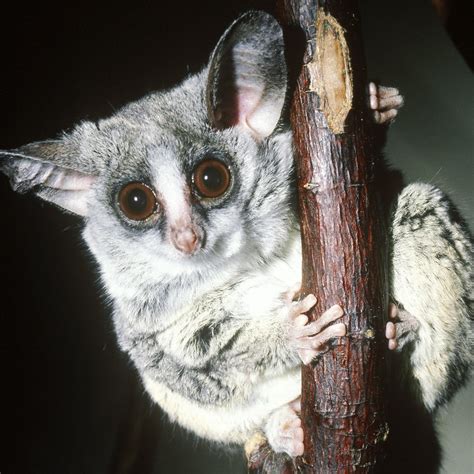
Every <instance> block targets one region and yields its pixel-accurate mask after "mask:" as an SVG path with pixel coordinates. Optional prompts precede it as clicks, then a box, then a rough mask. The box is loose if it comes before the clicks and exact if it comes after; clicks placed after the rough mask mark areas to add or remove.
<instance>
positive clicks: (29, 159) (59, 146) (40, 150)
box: [0, 137, 96, 216]
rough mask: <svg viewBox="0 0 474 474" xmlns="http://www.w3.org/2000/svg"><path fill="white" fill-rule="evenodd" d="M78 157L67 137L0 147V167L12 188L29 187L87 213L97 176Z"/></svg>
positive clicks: (71, 209)
mask: <svg viewBox="0 0 474 474" xmlns="http://www.w3.org/2000/svg"><path fill="white" fill-rule="evenodd" d="M79 161H80V160H79V156H78V152H77V144H75V143H73V142H70V141H69V140H68V139H67V137H65V138H64V139H61V140H50V141H43V142H36V143H30V144H29V145H25V146H23V147H21V148H18V149H15V150H6V151H5V150H0V171H2V172H3V173H5V174H6V175H7V176H8V177H9V178H10V183H11V186H12V188H13V190H14V191H17V192H19V193H25V192H28V191H32V192H34V193H35V194H36V195H37V196H39V197H40V198H41V199H44V200H45V201H48V202H51V203H53V204H56V205H57V206H59V207H61V208H63V209H65V210H67V211H69V212H72V213H74V214H78V215H80V216H86V215H87V202H88V195H89V191H90V189H91V187H92V184H93V183H94V182H95V179H96V177H95V176H94V175H93V174H92V173H91V171H90V170H87V169H82V168H84V167H81V166H80V164H79Z"/></svg>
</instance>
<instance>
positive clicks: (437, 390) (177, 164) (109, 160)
mask: <svg viewBox="0 0 474 474" xmlns="http://www.w3.org/2000/svg"><path fill="white" fill-rule="evenodd" d="M282 41H283V40H282V34H281V30H280V28H279V27H278V25H277V23H276V22H275V20H273V19H272V18H271V17H269V16H268V15H266V14H263V13H256V12H251V13H248V14H246V15H244V16H243V17H241V18H240V19H239V20H237V22H236V23H234V24H233V25H232V26H231V27H230V28H229V30H228V31H227V32H226V33H225V34H224V36H223V39H222V40H221V41H220V43H219V45H218V47H217V48H216V51H215V52H214V53H213V55H212V57H211V62H210V64H209V66H208V67H207V68H206V69H205V70H204V71H202V72H201V73H199V74H196V75H194V76H191V77H190V78H188V79H186V80H185V81H184V82H183V83H182V84H181V85H179V86H178V87H176V88H174V89H172V90H170V91H166V92H158V93H154V94H151V95H149V96H148V97H145V98H143V99H141V100H139V101H137V102H134V103H132V104H129V105H127V106H126V107H124V108H123V109H122V110H120V111H118V112H117V113H116V114H115V115H114V116H112V117H111V118H108V119H105V120H101V121H100V122H98V123H97V124H92V123H89V122H85V123H83V124H80V125H78V126H77V127H76V128H75V129H74V130H73V131H72V132H71V133H70V134H68V135H65V136H63V137H61V138H60V139H59V140H57V141H54V142H47V143H43V144H41V143H39V144H32V145H27V146H26V147H24V148H21V149H19V150H13V151H11V152H2V154H1V158H0V160H1V161H0V169H1V170H2V171H3V172H5V173H6V174H7V175H8V176H9V177H10V179H11V181H12V184H13V186H14V188H15V189H17V190H18V191H21V192H25V191H28V190H32V191H33V192H35V193H36V194H38V196H39V197H41V198H43V199H46V200H47V201H50V202H53V203H55V204H57V205H59V206H61V207H63V208H65V209H66V210H69V211H71V212H76V213H77V214H81V215H83V216H84V238H85V240H86V242H87V244H88V246H89V248H90V249H91V251H92V253H93V254H94V256H95V258H96V260H97V262H98V265H99V268H100V272H101V277H102V281H103V285H104V289H105V291H106V292H107V294H108V295H109V297H110V299H111V301H112V303H113V308H114V323H115V328H116V332H117V337H118V340H119V343H120V345H121V347H122V349H123V350H124V351H126V352H128V354H129V355H130V357H131V358H132V360H133V361H134V363H135V365H136V367H137V369H138V371H139V372H140V374H141V376H142V377H143V380H144V383H145V386H146V387H147V389H148V390H149V392H150V394H151V395H152V397H153V398H154V399H155V400H156V401H157V402H158V403H160V405H161V406H162V407H163V408H164V409H165V410H166V411H167V412H168V414H169V415H170V417H171V418H172V419H175V420H177V421H178V422H179V423H181V424H183V425H184V426H186V427H188V428H189V429H191V430H193V431H195V432H196V433H197V434H199V435H201V436H204V437H207V438H209V439H214V440H217V441H222V442H239V443H241V442H244V441H245V439H246V438H247V437H249V436H250V435H251V434H252V432H253V431H255V430H257V429H263V426H264V425H265V423H266V420H267V418H268V416H269V415H270V414H271V413H272V412H273V411H274V410H276V409H278V408H279V407H281V406H283V405H284V404H286V403H288V402H290V401H291V400H293V399H294V398H295V397H297V396H298V394H299V390H300V389H299V370H298V367H299V360H298V357H297V354H296V351H295V350H294V349H293V347H292V346H291V344H290V341H289V339H290V337H289V328H288V326H289V322H288V303H287V302H286V301H285V298H284V296H283V295H284V293H285V292H286V291H287V290H288V289H289V288H290V287H292V286H293V285H294V284H295V283H297V282H298V281H299V280H300V278H301V249H300V238H299V232H298V223H297V218H296V214H295V211H294V207H295V199H294V194H293V193H294V191H293V186H292V181H293V157H292V143H291V135H290V133H289V131H288V130H287V129H286V128H285V127H284V126H282V127H277V123H278V122H279V119H280V114H281V109H282V107H283V103H284V100H285V92H286V67H285V65H284V59H283V48H282V44H283V43H282ZM236 51H237V53H238V54H234V53H235V52H236ZM229 55H233V56H232V58H229ZM242 58H243V62H241V63H239V61H241V60H242ZM252 58H256V59H255V62H252ZM232 61H234V63H235V62H236V65H235V69H234V71H233V74H230V75H229V74H228V73H227V72H226V71H225V70H224V69H223V68H225V67H229V64H232ZM252 77H254V78H255V79H254V83H255V84H256V89H255V90H256V93H257V95H258V94H260V99H258V100H257V103H256V104H255V107H256V109H257V110H258V111H259V113H260V112H262V111H263V112H262V114H263V115H259V114H256V115H254V116H251V117H250V119H249V120H250V122H249V123H250V126H248V123H244V122H239V119H238V118H237V122H236V121H235V120H236V119H235V117H233V118H231V119H230V121H226V120H222V117H223V116H224V117H225V116H226V115H225V113H224V115H223V114H222V113H218V112H219V108H222V109H223V110H225V111H227V113H229V110H230V109H229V108H230V107H231V105H232V102H230V103H226V100H233V99H235V97H231V99H229V95H230V94H229V92H228V91H227V92H223V91H225V90H226V88H227V87H228V86H229V83H227V82H226V81H234V83H233V84H230V85H231V86H235V85H236V86H237V87H236V89H235V90H237V92H236V93H237V94H239V93H240V92H241V91H240V89H239V87H240V86H239V84H240V85H242V84H244V86H249V84H250V85H251V83H252V79H251V78H252ZM231 89H232V88H231ZM244 89H245V87H244ZM244 92H245V90H244ZM269 104H270V105H269ZM252 110H253V109H252ZM255 117H257V118H255ZM262 117H263V118H262ZM255 124H256V125H255ZM230 125H235V126H230ZM271 132H273V133H271ZM211 152H212V153H214V154H216V153H217V154H218V155H219V157H220V158H221V159H222V160H223V161H226V162H227V163H228V164H229V166H230V167H231V169H232V171H233V182H232V185H231V189H230V191H229V192H228V194H227V195H226V196H225V197H223V198H222V199H221V200H216V201H215V202H212V203H206V204H202V203H201V204H196V203H194V204H192V206H193V207H192V216H191V218H192V219H193V222H194V223H195V224H196V225H197V226H199V228H201V229H203V232H204V233H205V244H204V245H203V246H202V248H201V249H200V250H199V251H198V252H197V253H196V254H194V255H191V256H190V255H182V254H180V253H179V252H178V251H177V250H176V249H175V248H173V247H172V245H170V242H169V239H168V227H169V222H168V220H169V216H168V214H167V212H166V209H167V208H166V206H165V209H164V210H163V211H162V212H160V213H159V214H158V215H157V216H156V217H154V218H153V219H154V220H153V221H152V222H151V223H150V222H147V223H141V224H137V223H134V222H130V221H127V219H125V218H124V216H123V215H121V213H120V211H119V210H118V208H117V191H118V189H119V188H120V186H121V185H122V184H124V183H126V182H130V181H143V182H146V183H148V184H149V185H150V186H152V187H157V192H158V193H160V192H161V191H162V189H160V186H162V185H166V184H167V183H172V184H173V186H171V187H170V188H166V193H164V196H163V201H164V202H165V203H168V204H170V203H171V204H172V202H174V201H173V200H178V199H181V198H183V196H182V193H183V192H185V193H187V194H186V196H185V197H186V199H187V200H188V201H189V200H190V199H191V201H192V198H190V195H191V194H192V191H190V190H189V188H190V186H191V185H190V180H189V175H190V172H191V170H192V169H193V167H194V166H195V164H196V163H197V162H198V161H199V160H200V159H201V158H202V156H204V155H205V154H206V153H211ZM163 176H169V179H168V178H167V180H166V182H165V183H162V182H161V181H160V179H161V178H162V177H163ZM57 177H59V178H60V179H59V178H57ZM68 177H70V178H71V180H70V182H69V181H68V179H67V178H68ZM85 177H86V178H88V179H86V178H85ZM82 178H84V179H82ZM65 183H69V188H73V189H69V188H68V186H66V185H65ZM71 183H72V185H71ZM160 183H162V184H160ZM181 185H182V187H181ZM183 189H184V191H183ZM173 193H175V195H173ZM180 193H181V194H180ZM186 199H184V198H183V202H188V201H186ZM78 201H80V205H77V202H78ZM392 238H393V288H392V294H393V297H394V299H395V300H396V301H397V302H398V303H399V304H401V305H403V307H404V308H405V309H406V310H407V311H409V312H410V313H412V314H413V315H414V316H415V317H416V318H417V319H418V320H419V324H420V328H419V330H418V333H417V334H414V335H413V336H412V339H413V344H412V345H407V346H406V347H405V348H404V349H403V351H404V352H406V355H407V357H409V358H410V359H411V363H412V368H413V373H414V375H415V377H416V379H417V380H418V382H419V383H420V385H421V392H422V397H423V401H424V403H425V405H426V406H427V407H428V408H429V409H431V410H432V409H435V408H436V407H437V406H439V405H440V404H441V403H442V402H443V401H445V400H447V399H449V398H450V396H452V394H453V393H454V390H455V389H456V388H457V387H458V386H459V385H460V384H461V383H462V382H463V381H464V379H465V378H466V376H467V373H468V368H469V367H470V366H471V364H472V355H471V346H472V326H471V321H470V317H471V315H472V306H471V305H472V247H471V244H470V241H469V236H468V233H467V231H466V230H465V228H463V227H462V226H461V225H460V224H458V223H457V221H456V218H455V216H454V214H453V213H452V212H451V207H450V204H448V202H447V200H446V198H445V197H444V195H443V194H442V193H441V192H440V191H439V190H437V189H435V188H433V187H431V186H427V185H422V184H414V185H411V186H408V187H407V188H406V189H405V190H404V191H403V192H402V194H401V195H400V197H399V199H398V205H397V208H396V210H395V213H394V218H393V228H392ZM433 367H436V368H435V369H433Z"/></svg>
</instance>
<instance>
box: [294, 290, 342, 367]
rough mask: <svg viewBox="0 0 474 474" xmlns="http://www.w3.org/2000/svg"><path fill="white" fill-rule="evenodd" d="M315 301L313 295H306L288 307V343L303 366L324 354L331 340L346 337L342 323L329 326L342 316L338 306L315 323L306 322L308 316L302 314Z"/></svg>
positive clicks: (330, 309) (329, 310)
mask: <svg viewBox="0 0 474 474" xmlns="http://www.w3.org/2000/svg"><path fill="white" fill-rule="evenodd" d="M316 301H317V300H316V297H315V296H314V295H308V296H306V297H305V298H303V299H302V300H301V301H293V302H291V303H290V306H289V308H290V309H289V318H290V323H291V326H290V343H291V345H292V346H293V347H294V348H295V349H296V351H297V353H298V355H299V357H300V359H301V361H302V362H303V363H304V364H310V363H311V361H312V360H313V359H314V358H315V357H317V356H318V355H319V354H321V353H323V352H325V351H326V349H327V343H328V342H329V341H330V340H331V339H333V338H335V337H341V336H345V335H346V326H345V324H344V323H337V324H331V323H332V322H334V321H336V320H338V319H339V318H341V316H342V315H343V314H344V311H343V310H342V308H341V307H340V306H339V305H334V306H332V307H331V308H329V309H328V310H327V311H325V312H324V313H323V314H322V315H321V316H320V317H319V318H318V319H317V320H316V321H313V322H310V323H309V322H308V316H306V314H304V313H306V312H308V311H309V310H310V309H311V308H312V307H313V306H314V305H315V304H316ZM330 324H331V325H330Z"/></svg>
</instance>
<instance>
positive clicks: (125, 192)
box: [118, 182, 158, 221]
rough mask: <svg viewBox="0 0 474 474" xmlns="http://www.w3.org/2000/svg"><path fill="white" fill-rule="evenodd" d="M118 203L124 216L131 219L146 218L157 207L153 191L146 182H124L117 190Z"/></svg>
mask: <svg viewBox="0 0 474 474" xmlns="http://www.w3.org/2000/svg"><path fill="white" fill-rule="evenodd" d="M118 203H119V206H120V209H121V210H122V212H123V213H124V214H125V216H126V217H128V218H129V219H131V220H133V221H144V220H145V219H148V218H149V217H150V216H151V215H152V214H153V213H154V212H155V211H156V209H157V207H158V202H157V200H156V196H155V193H154V192H153V190H152V189H150V188H149V187H148V186H147V185H146V184H143V183H138V182H133V183H128V184H126V185H125V186H124V187H123V188H122V189H121V190H120V192H119V195H118Z"/></svg>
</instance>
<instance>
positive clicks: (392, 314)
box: [385, 304, 420, 351]
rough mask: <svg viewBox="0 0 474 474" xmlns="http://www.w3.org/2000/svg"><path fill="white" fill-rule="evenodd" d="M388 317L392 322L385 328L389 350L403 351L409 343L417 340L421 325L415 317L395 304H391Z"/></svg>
mask: <svg viewBox="0 0 474 474" xmlns="http://www.w3.org/2000/svg"><path fill="white" fill-rule="evenodd" d="M388 315H389V319H390V321H388V323H387V325H386V326H385V337H386V338H387V339H388V348H389V349H390V350H392V351H393V350H395V349H402V348H403V346H404V345H405V344H406V343H407V342H410V341H413V340H414V339H415V338H416V336H417V332H418V328H419V326H420V323H419V322H418V320H417V319H416V318H415V316H413V315H412V314H411V313H409V312H408V311H405V310H404V309H400V308H399V307H398V306H397V305H395V304H390V307H389V313H388Z"/></svg>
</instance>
